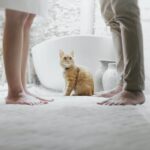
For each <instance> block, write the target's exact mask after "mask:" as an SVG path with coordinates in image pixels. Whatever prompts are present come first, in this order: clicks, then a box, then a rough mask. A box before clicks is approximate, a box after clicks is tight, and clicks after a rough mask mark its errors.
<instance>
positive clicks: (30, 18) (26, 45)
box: [21, 14, 53, 102]
mask: <svg viewBox="0 0 150 150" xmlns="http://www.w3.org/2000/svg"><path fill="white" fill-rule="evenodd" d="M34 18H35V15H34V14H29V15H28V17H27V19H26V21H25V24H24V29H23V48H22V66H21V81H22V85H23V88H24V91H25V92H26V94H28V95H29V97H31V98H32V97H33V98H37V99H39V100H41V101H46V102H48V101H53V100H45V99H42V98H39V97H37V96H36V95H34V94H32V93H30V92H29V91H28V90H27V87H26V70H27V60H28V55H29V37H30V29H31V25H32V23H33V20H34Z"/></svg>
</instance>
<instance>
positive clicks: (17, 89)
mask: <svg viewBox="0 0 150 150" xmlns="http://www.w3.org/2000/svg"><path fill="white" fill-rule="evenodd" d="M27 17H28V14H27V13H21V12H18V11H13V10H6V23H5V30H4V41H3V46H4V65H5V71H6V78H7V82H8V96H7V97H6V103H7V104H26V105H34V104H40V103H41V102H40V101H39V100H35V99H32V100H31V99H29V98H28V97H27V95H26V94H25V92H24V88H23V85H22V81H21V55H22V54H21V49H22V42H23V26H24V22H25V20H26V19H27Z"/></svg>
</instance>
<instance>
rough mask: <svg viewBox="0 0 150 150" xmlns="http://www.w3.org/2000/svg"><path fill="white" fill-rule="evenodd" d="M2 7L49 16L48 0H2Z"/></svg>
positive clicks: (0, 0) (0, 2) (0, 3)
mask: <svg viewBox="0 0 150 150" xmlns="http://www.w3.org/2000/svg"><path fill="white" fill-rule="evenodd" d="M0 7H1V8H7V9H13V10H18V11H22V12H28V13H32V14H37V15H40V16H44V17H47V15H48V0H0Z"/></svg>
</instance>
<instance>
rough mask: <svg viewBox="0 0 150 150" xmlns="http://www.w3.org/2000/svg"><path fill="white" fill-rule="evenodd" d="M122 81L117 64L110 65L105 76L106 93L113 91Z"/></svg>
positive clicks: (104, 86) (103, 81)
mask: <svg viewBox="0 0 150 150" xmlns="http://www.w3.org/2000/svg"><path fill="white" fill-rule="evenodd" d="M119 80H120V75H119V73H118V72H117V66H116V63H109V64H108V68H107V70H106V71H105V73H104V74H103V79H102V83H103V88H104V90H105V91H107V90H111V89H113V88H114V87H115V86H116V85H117V84H118V83H119Z"/></svg>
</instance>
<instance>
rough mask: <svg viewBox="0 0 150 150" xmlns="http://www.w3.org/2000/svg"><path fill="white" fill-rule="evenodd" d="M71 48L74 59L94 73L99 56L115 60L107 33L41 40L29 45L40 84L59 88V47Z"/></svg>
mask: <svg viewBox="0 0 150 150" xmlns="http://www.w3.org/2000/svg"><path fill="white" fill-rule="evenodd" d="M60 49H63V50H64V51H66V52H71V51H74V53H75V62H76V64H78V65H81V66H85V67H87V68H88V69H89V71H90V72H91V73H92V74H93V75H94V74H95V72H96V70H97V69H98V67H99V60H111V61H114V60H115V51H114V46H113V43H112V39H111V38H110V37H97V36H68V37H63V38H56V39H53V40H47V41H44V42H42V43H40V44H38V45H36V46H34V47H33V48H32V57H33V63H34V67H35V71H36V74H37V76H38V78H39V80H40V82H41V84H42V85H43V86H44V87H46V88H49V89H54V90H57V91H63V89H64V85H65V83H64V78H63V70H62V68H61V67H60V63H59V50H60Z"/></svg>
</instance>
